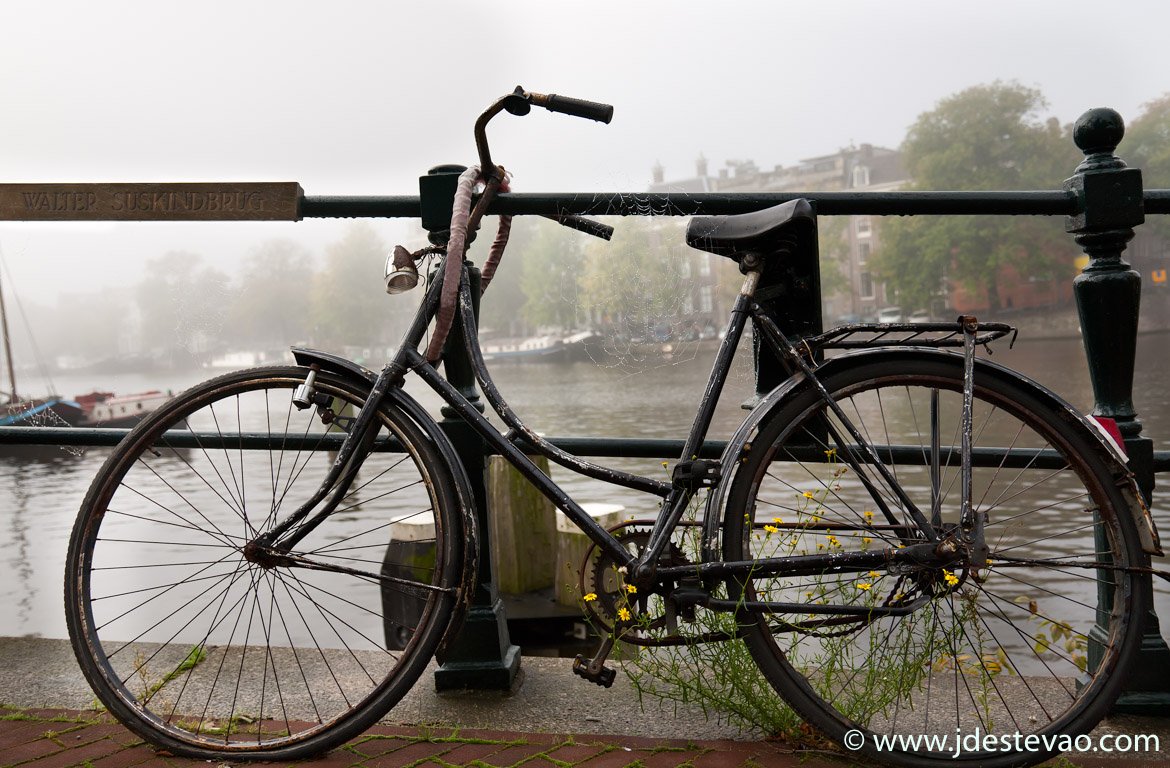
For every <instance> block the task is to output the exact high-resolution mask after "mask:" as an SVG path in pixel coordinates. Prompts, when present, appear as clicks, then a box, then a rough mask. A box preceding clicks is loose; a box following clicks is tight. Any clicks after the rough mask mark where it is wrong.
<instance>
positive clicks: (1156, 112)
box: [1118, 93, 1170, 238]
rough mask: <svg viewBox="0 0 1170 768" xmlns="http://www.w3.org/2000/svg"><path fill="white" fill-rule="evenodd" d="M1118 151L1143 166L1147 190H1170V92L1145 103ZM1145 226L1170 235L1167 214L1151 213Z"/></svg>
mask: <svg viewBox="0 0 1170 768" xmlns="http://www.w3.org/2000/svg"><path fill="white" fill-rule="evenodd" d="M1118 154H1119V155H1120V157H1121V158H1122V159H1123V160H1125V161H1126V163H1127V164H1128V165H1130V166H1131V167H1133V168H1141V170H1142V184H1143V185H1144V186H1145V187H1146V188H1147V189H1170V93H1167V94H1165V95H1164V96H1162V97H1160V98H1157V99H1154V100H1153V101H1151V102H1149V103H1147V104H1143V105H1142V113H1141V115H1139V116H1138V118H1137V119H1136V120H1134V121H1133V123H1132V124H1131V125H1129V126H1127V127H1126V129H1125V139H1124V140H1123V141H1122V143H1121V148H1120V149H1119V150H1118ZM1145 226H1148V227H1151V228H1152V229H1153V230H1154V231H1155V232H1156V233H1158V234H1159V235H1161V236H1162V237H1164V238H1170V221H1168V220H1167V219H1166V217H1165V216H1149V217H1147V218H1146V224H1145Z"/></svg>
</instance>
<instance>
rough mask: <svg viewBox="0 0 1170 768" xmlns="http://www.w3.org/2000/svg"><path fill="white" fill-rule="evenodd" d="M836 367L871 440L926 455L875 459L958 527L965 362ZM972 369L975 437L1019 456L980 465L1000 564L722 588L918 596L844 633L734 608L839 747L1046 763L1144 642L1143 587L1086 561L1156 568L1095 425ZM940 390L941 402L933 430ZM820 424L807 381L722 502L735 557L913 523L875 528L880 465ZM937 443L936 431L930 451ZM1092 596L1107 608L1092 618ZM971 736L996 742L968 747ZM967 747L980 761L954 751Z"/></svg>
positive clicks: (853, 622) (873, 539) (882, 756)
mask: <svg viewBox="0 0 1170 768" xmlns="http://www.w3.org/2000/svg"><path fill="white" fill-rule="evenodd" d="M841 362H842V361H838V365H835V366H833V367H832V369H831V371H830V372H829V373H828V374H826V375H825V376H824V378H823V379H822V383H823V384H824V386H825V388H826V389H827V391H828V392H829V393H831V396H832V399H833V400H834V402H836V403H837V404H838V405H839V406H840V407H841V408H842V409H843V412H844V414H845V416H846V417H847V418H848V419H849V420H851V421H853V422H854V423H855V425H856V426H857V428H858V429H859V430H860V433H861V434H862V435H863V437H864V439H865V440H866V441H867V442H870V443H871V444H875V445H881V444H884V445H902V444H905V443H910V444H911V445H912V446H914V449H913V450H911V451H910V452H909V454H907V453H906V452H902V453H901V454H898V455H893V454H892V453H891V454H889V455H886V454H883V458H882V460H883V461H886V462H887V465H888V467H889V468H890V470H891V471H892V472H893V474H894V475H895V476H896V477H897V482H898V483H899V484H900V485H901V486H902V488H903V489H905V490H906V492H907V493H908V495H909V496H910V497H911V499H912V500H913V501H914V503H915V504H916V505H917V506H918V507H919V508H920V509H921V510H923V513H924V514H925V515H926V516H927V517H928V519H931V521H932V524H933V523H934V520H935V518H934V517H933V504H934V500H935V499H937V500H938V509H939V517H938V520H939V521H940V522H941V523H942V524H943V525H946V524H948V523H955V522H956V521H957V518H958V507H959V506H960V504H959V497H960V493H959V490H958V488H959V484H958V479H959V467H958V466H957V464H958V463H959V461H958V455H959V454H958V450H959V449H958V446H959V444H960V443H959V440H960V437H959V435H960V432H959V430H958V424H959V413H960V409H961V403H962V370H963V359H962V357H960V356H957V355H953V354H949V353H942V352H932V351H922V350H918V351H910V352H905V351H903V352H899V353H894V354H881V353H879V354H873V353H871V354H869V355H864V356H858V359H857V360H856V361H854V362H853V363H852V364H844V365H841V364H840V363H841ZM977 362H979V364H978V366H977V368H976V375H975V402H974V406H973V408H974V419H973V430H972V432H973V438H972V442H973V445H974V447H975V449H976V450H978V449H979V448H980V447H984V446H988V445H992V446H998V447H1005V446H1006V447H1008V448H1012V449H1013V450H1014V451H1015V455H1016V458H1015V459H1014V465H1013V464H1012V462H1009V461H1008V460H1006V459H995V458H992V459H983V460H982V461H977V462H976V465H977V466H975V467H974V468H973V470H972V472H973V475H974V483H973V491H974V492H973V493H972V502H971V503H972V507H973V509H974V510H975V513H976V514H986V515H987V518H986V520H987V523H986V526H987V527H986V531H987V541H988V544H989V546H990V549H991V565H990V567H989V568H987V569H982V570H980V569H974V568H970V567H967V568H964V569H962V570H961V571H960V570H959V568H956V569H955V570H954V571H953V572H952V571H950V570H941V572H939V571H940V569H934V570H933V571H927V570H921V571H919V572H916V573H914V572H911V573H909V574H907V573H895V572H891V571H889V570H887V569H884V568H878V569H875V570H873V571H869V572H867V573H844V574H843V573H827V572H826V573H823V574H820V575H816V576H807V577H787V578H778V577H773V578H768V579H759V578H754V579H748V580H744V582H743V583H741V581H740V580H736V579H731V580H729V581H728V582H727V589H728V592H729V595H730V597H731V598H732V599H735V600H737V601H739V600H741V599H742V600H760V599H762V600H769V601H777V602H780V601H788V600H791V601H795V602H800V601H804V602H805V603H806V605H807V604H808V603H818V602H821V603H824V604H828V605H842V604H848V605H861V606H871V607H872V606H882V607H889V606H891V605H893V606H900V605H908V604H910V603H911V602H912V601H913V600H914V599H915V598H923V599H924V600H925V602H924V603H922V604H921V607H918V608H916V609H915V610H914V611H913V612H911V613H909V614H908V615H905V616H890V615H884V616H882V615H877V614H875V613H872V612H871V613H869V614H867V615H865V616H864V618H854V619H848V620H844V619H841V618H840V615H838V618H837V620H836V623H834V622H832V621H827V619H828V618H829V617H826V616H825V615H822V614H811V613H810V614H795V613H791V612H787V613H780V612H775V611H773V612H768V613H765V612H763V611H757V610H748V609H746V608H745V607H744V606H742V605H741V607H740V609H739V621H740V623H741V625H743V626H744V627H745V628H746V634H745V642H746V644H747V646H748V648H749V650H750V652H751V654H752V657H753V658H754V660H755V661H756V663H757V665H758V666H759V668H760V670H761V671H762V672H763V674H764V675H765V677H766V678H767V680H768V681H769V683H770V684H771V686H772V687H773V689H774V690H775V691H776V692H777V693H778V694H780V695H781V696H782V697H783V698H784V699H785V700H786V701H787V702H788V703H789V704H790V705H791V706H792V708H793V709H794V710H795V711H796V713H797V714H799V715H800V716H801V717H802V718H803V719H804V720H805V721H806V722H807V723H808V724H810V725H812V726H813V727H814V728H815V729H817V730H818V731H820V732H821V733H822V734H824V735H826V736H828V737H829V738H830V739H832V740H833V741H835V742H836V743H837V744H844V745H845V746H847V748H849V749H851V750H854V751H860V753H861V754H864V755H866V756H868V757H871V758H873V759H877V760H881V761H883V762H888V763H894V764H899V765H906V766H917V767H918V768H927V767H929V766H937V765H939V764H941V763H944V762H945V763H946V764H949V765H954V764H956V763H965V764H978V765H986V766H1007V765H1024V764H1030V763H1035V762H1040V761H1042V760H1044V759H1047V758H1048V757H1050V756H1052V755H1053V754H1056V753H1057V752H1058V751H1059V750H1060V746H1061V745H1064V747H1065V748H1067V743H1066V742H1062V741H1061V740H1060V739H1058V738H1057V737H1058V736H1069V737H1073V736H1076V735H1078V734H1082V733H1087V732H1088V731H1089V730H1091V729H1092V728H1093V726H1095V725H1096V724H1097V722H1098V721H1099V720H1100V719H1101V718H1102V717H1104V716H1105V714H1106V713H1107V711H1108V708H1109V707H1110V706H1111V705H1112V703H1113V702H1114V701H1115V699H1116V697H1117V695H1118V692H1119V690H1120V686H1121V684H1122V682H1123V680H1124V679H1125V678H1126V676H1127V674H1128V670H1129V668H1130V662H1131V660H1132V658H1133V655H1134V654H1135V653H1136V651H1137V649H1138V647H1139V644H1140V641H1141V627H1142V621H1141V619H1140V617H1141V616H1143V615H1144V613H1145V611H1146V610H1147V605H1148V601H1149V599H1150V597H1149V594H1148V590H1147V589H1146V588H1145V587H1143V581H1142V579H1141V578H1140V577H1138V576H1137V575H1135V574H1134V573H1132V572H1126V571H1115V570H1114V571H1105V570H1102V569H1100V568H1094V567H1086V566H1083V565H1079V563H1088V562H1094V563H1098V562H1101V560H1102V559H1105V560H1108V559H1111V560H1112V562H1113V563H1114V564H1115V565H1119V566H1141V565H1143V564H1145V563H1146V562H1147V559H1146V557H1145V555H1144V554H1143V553H1142V551H1141V548H1140V544H1139V538H1138V535H1137V530H1136V527H1135V524H1134V519H1133V516H1132V514H1131V510H1130V508H1129V507H1128V505H1127V504H1126V502H1125V501H1124V499H1123V497H1122V496H1121V494H1120V493H1119V491H1118V489H1117V483H1116V479H1115V474H1114V471H1115V467H1113V466H1111V465H1110V463H1109V461H1108V459H1107V458H1106V457H1105V456H1104V455H1103V453H1104V452H1103V449H1102V446H1101V444H1100V442H1099V440H1098V439H1097V438H1096V437H1095V436H1094V435H1092V434H1091V433H1090V432H1089V431H1088V429H1087V428H1086V427H1085V426H1084V425H1083V424H1081V423H1080V422H1079V421H1078V420H1077V419H1076V418H1075V417H1073V418H1070V414H1069V413H1060V412H1058V410H1059V409H1057V408H1054V407H1053V400H1052V399H1050V397H1054V396H1051V395H1050V393H1046V392H1043V391H1042V390H1040V389H1039V388H1038V386H1037V385H1035V384H1033V383H1032V382H1030V381H1028V380H1026V379H1024V378H1023V377H1020V376H1019V375H1017V374H1013V373H1011V372H1008V371H1007V370H1006V369H1003V368H1000V367H999V366H992V365H989V364H985V363H983V362H982V361H977ZM932 392H938V393H939V395H938V401H937V406H936V409H935V412H936V413H938V414H939V416H938V421H937V422H935V421H933V420H932V418H931V415H930V414H931V410H930V408H931V405H930V403H931V393H932ZM826 413H828V409H827V407H826V406H825V404H824V402H823V400H822V398H821V396H820V395H819V394H818V393H817V392H816V391H815V390H814V388H813V387H812V386H809V384H808V382H805V384H804V386H800V387H797V388H796V389H795V390H794V391H792V392H791V393H790V394H789V395H787V396H785V397H783V398H781V399H780V401H779V402H777V403H776V404H775V406H774V407H773V409H772V411H771V413H770V414H768V415H767V416H766V417H765V418H764V419H762V420H761V426H760V427H759V430H758V433H757V434H756V435H755V438H754V439H753V440H752V441H751V450H750V451H749V453H748V454H747V456H746V458H745V459H744V462H743V464H742V465H741V467H740V468H739V469H738V470H737V473H736V475H735V477H734V480H733V483H732V485H731V487H730V489H729V492H728V503H727V508H726V511H725V514H724V538H723V542H722V545H723V555H724V557H725V558H726V559H728V560H751V559H753V557H760V556H769V555H771V556H776V555H783V554H801V553H804V552H811V551H822V552H831V551H842V552H844V551H852V550H857V549H866V548H869V547H881V546H887V547H897V546H899V545H904V544H905V543H906V542H907V541H908V539H907V537H906V532H905V529H902V530H899V529H896V528H890V527H887V528H883V527H882V526H881V524H882V523H883V513H882V512H881V511H880V507H879V505H878V504H877V503H876V502H875V501H874V499H873V496H872V494H871V493H870V492H869V491H867V490H866V489H865V487H864V483H863V482H862V480H861V479H860V478H859V476H858V472H857V469H861V470H862V471H863V472H865V473H866V474H867V475H868V476H869V477H870V479H871V481H873V480H874V479H875V478H877V473H876V472H875V471H872V470H873V467H872V466H868V465H866V464H865V463H864V462H863V463H861V464H859V465H858V466H857V467H853V466H850V461H856V457H857V456H859V455H860V451H859V450H857V449H856V447H855V446H851V445H849V441H848V440H843V441H841V442H842V443H845V444H844V445H842V444H840V443H838V442H833V438H832V437H831V435H833V434H838V435H843V434H845V430H844V426H843V424H841V422H840V420H839V419H838V417H837V416H833V415H830V416H829V417H828V420H827V421H826ZM829 423H831V424H833V425H834V429H833V430H829V429H828V428H827V427H826V424H829ZM930 434H937V435H939V439H938V441H937V442H938V444H939V449H938V452H937V454H936V453H934V452H932V450H931V447H930V444H931V442H932V440H931V438H930V437H929V435H930ZM1044 450H1047V451H1049V452H1048V453H1047V454H1045V453H1043V451H1044ZM936 456H937V460H936V459H935V457H936ZM801 457H803V460H800V459H801ZM846 457H847V459H848V460H845V459H846ZM899 457H901V458H899ZM948 458H949V459H950V460H948ZM931 465H934V466H937V468H938V469H937V475H934V474H932V469H931ZM877 485H878V495H880V496H882V497H883V503H884V504H885V505H886V507H887V508H889V509H891V511H892V513H893V515H894V517H895V519H896V521H897V522H899V523H905V522H907V521H908V520H909V517H908V515H907V513H906V512H905V510H904V509H903V508H902V507H901V506H900V505H899V504H898V503H897V499H896V498H895V497H894V496H893V494H891V493H890V492H889V490H888V486H882V485H881V484H880V483H877ZM814 518H815V520H816V521H815V522H814ZM769 520H771V522H769ZM781 520H786V521H787V522H789V523H793V524H797V525H793V526H791V527H789V526H788V525H785V524H783V523H781V522H778V521H781ZM749 521H751V523H752V524H748V522H749ZM764 525H766V526H768V527H766V528H765V527H763V526H764ZM801 526H804V527H801ZM1010 558H1015V561H1011V560H1010ZM1020 560H1025V561H1027V560H1031V561H1032V562H1033V563H1034V565H1031V566H1028V565H1024V564H1021V563H1020V562H1018V561H1020ZM980 579H982V581H980ZM1098 593H1099V595H1098ZM1098 596H1100V597H1101V598H1103V599H1104V600H1105V603H1103V605H1105V606H1108V604H1109V603H1110V602H1111V603H1112V605H1111V607H1105V608H1103V609H1102V611H1101V612H1100V614H1098V612H1097V607H1096V598H1097V597H1098ZM851 732H853V733H851ZM974 733H979V734H982V735H983V736H985V737H986V736H991V737H992V738H993V740H992V741H991V742H988V741H986V739H985V740H984V741H983V742H982V743H976V742H978V739H976V741H975V742H973V741H972V740H971V738H970V736H971V734H974ZM1015 734H1021V737H1020V738H1017V737H1016V736H1015ZM1029 734H1035V735H1036V738H1035V739H1034V740H1033V742H1028V741H1027V736H1028V735H1029ZM941 737H945V738H946V741H940V740H939V739H940V738H941ZM964 737H966V738H967V742H966V745H967V746H975V750H974V751H972V752H970V753H968V752H966V751H965V749H964V748H963V742H961V741H959V742H957V741H956V739H961V738H964ZM1044 737H1048V740H1047V741H1045V739H1044ZM931 738H933V739H934V740H933V741H930V740H928V739H931ZM1034 747H1038V748H1036V749H1034Z"/></svg>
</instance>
